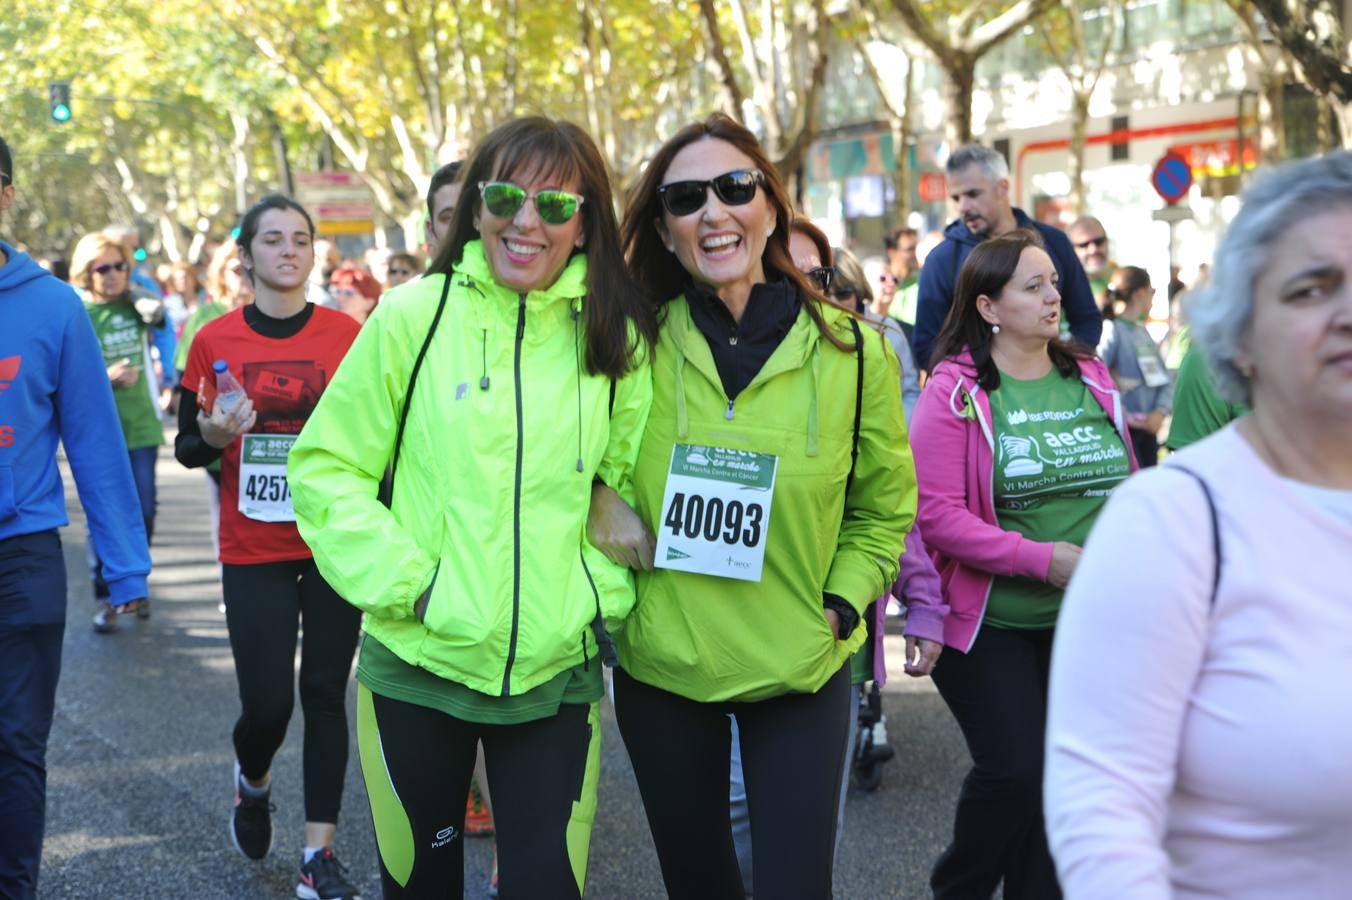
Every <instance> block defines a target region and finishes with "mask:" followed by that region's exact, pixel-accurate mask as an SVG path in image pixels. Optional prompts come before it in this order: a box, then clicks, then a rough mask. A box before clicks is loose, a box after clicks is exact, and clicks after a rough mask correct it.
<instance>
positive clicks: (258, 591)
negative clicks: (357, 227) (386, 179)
mask: <svg viewBox="0 0 1352 900" xmlns="http://www.w3.org/2000/svg"><path fill="white" fill-rule="evenodd" d="M313 244H314V224H313V222H312V221H311V220H310V216H309V214H307V213H306V212H305V210H304V208H302V207H301V206H300V204H298V203H296V202H295V201H294V200H291V199H290V198H288V197H284V196H282V195H280V194H270V195H268V196H267V197H264V198H263V199H262V200H260V201H259V202H258V203H257V204H255V205H254V206H253V207H252V208H251V209H250V210H249V211H248V212H247V213H246V214H245V216H244V219H243V220H242V221H241V222H240V233H239V247H240V256H241V259H242V261H243V263H244V266H245V271H246V273H247V274H248V277H249V279H250V280H251V281H252V282H253V286H254V294H255V298H254V302H253V303H252V304H250V305H248V306H244V307H241V308H239V309H235V310H233V311H231V312H229V313H226V314H225V315H224V316H221V317H220V318H219V319H215V320H213V321H212V322H209V323H208V324H207V325H205V326H203V328H202V330H201V331H199V332H198V333H197V336H196V338H195V339H194V340H193V343H192V349H191V351H190V352H189V354H188V364H187V368H186V369H185V370H184V374H183V402H182V403H181V404H180V405H179V434H178V437H177V439H176V440H175V443H174V454H175V456H177V457H178V460H179V461H180V462H182V463H183V464H184V465H186V466H190V467H198V466H205V465H208V464H210V463H212V462H214V461H215V460H217V459H220V460H221V506H220V534H221V541H220V545H221V557H220V559H221V564H222V581H223V588H224V595H225V618H226V624H227V626H228V628H229V631H230V649H231V650H232V651H233V653H234V658H235V675H236V677H237V678H238V680H239V695H240V703H241V706H242V709H241V712H240V716H239V720H238V721H237V722H236V723H235V729H234V744H235V757H236V760H237V762H236V763H235V799H234V811H233V813H232V816H231V823H230V835H231V838H232V840H233V841H234V844H235V846H236V847H237V848H238V849H239V851H240V852H241V853H243V854H244V855H245V856H247V857H249V858H250V859H262V858H263V857H264V856H266V855H267V853H268V851H269V850H270V849H271V847H272V818H271V796H270V795H271V780H270V773H271V768H272V758H273V756H274V755H275V754H276V752H277V750H278V748H279V747H280V746H281V744H282V740H283V739H284V738H285V736H286V728H287V724H288V723H289V721H290V719H291V711H292V708H293V706H294V703H295V699H294V691H293V689H292V687H291V685H292V684H293V682H294V681H295V671H294V662H293V660H294V659H295V653H296V642H297V630H298V625H299V623H300V622H302V621H303V622H304V626H305V641H304V644H303V646H302V648H301V663H300V697H301V707H302V709H303V711H304V718H305V740H304V773H305V776H304V777H305V857H304V859H303V860H302V861H301V870H300V883H299V885H298V886H297V889H296V892H297V896H299V897H302V898H311V900H319V898H320V897H323V898H351V897H355V896H356V895H357V891H356V889H355V888H353V887H352V885H351V884H349V883H348V882H347V880H346V878H345V877H344V875H343V869H342V867H341V866H340V865H339V863H338V861H337V858H336V857H335V856H334V854H333V849H332V846H333V838H334V832H335V830H336V828H337V821H338V808H339V803H340V800H341V798H342V793H343V777H344V775H345V773H346V770H347V750H348V729H347V714H346V710H345V707H344V698H345V697H346V692H347V679H348V673H349V671H350V669H351V666H352V656H353V653H354V652H355V650H356V646H357V634H358V628H359V625H360V613H359V612H358V610H357V609H356V608H355V607H353V606H350V605H348V604H347V603H346V602H345V601H344V600H343V599H342V598H341V597H339V596H338V595H337V593H335V592H334V590H333V588H331V587H330V586H329V585H328V584H327V583H326V582H325V581H324V579H323V577H322V576H321V575H320V574H319V572H318V571H317V570H316V569H315V564H314V560H313V559H312V557H311V555H310V550H309V548H308V547H306V546H305V542H304V541H302V540H301V538H300V534H299V533H298V532H297V531H296V525H295V513H294V512H293V511H292V509H291V495H290V491H289V489H288V486H287V482H286V459H287V453H288V452H289V450H290V447H291V443H292V442H293V441H294V440H295V438H296V435H298V434H299V433H300V430H301V427H302V426H303V425H304V424H305V421H306V420H307V419H308V418H309V416H310V413H311V411H312V410H313V409H314V406H315V404H316V403H317V402H318V401H319V396H320V394H322V393H323V392H324V388H325V386H326V385H328V384H329V382H331V381H332V380H333V374H334V371H335V370H336V369H337V367H338V363H339V362H340V361H341V360H342V358H343V355H344V354H345V353H346V352H347V349H348V347H349V346H351V344H352V341H353V339H354V338H356V336H357V330H358V327H359V326H358V325H357V323H356V322H354V321H353V320H352V319H351V318H349V317H347V316H345V315H343V314H342V313H340V312H336V311H334V310H330V309H323V308H321V307H316V306H315V305H314V304H312V303H307V302H306V300H305V281H306V278H307V277H308V276H309V274H310V270H311V269H312V268H313V267H314V246H313ZM218 360H223V361H224V362H225V363H226V366H227V367H228V370H229V372H230V374H232V375H233V376H234V378H235V379H236V380H237V381H238V382H239V384H240V385H241V386H242V387H243V388H244V393H245V395H246V396H245V397H244V398H243V399H242V400H240V401H238V403H231V402H228V401H227V402H224V403H223V402H221V399H220V398H218V397H217V396H216V393H217V392H216V389H215V386H216V380H217V375H216V372H215V371H213V364H214V363H215V362H216V361H218ZM199 398H200V402H199Z"/></svg>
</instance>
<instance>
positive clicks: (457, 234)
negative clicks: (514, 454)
mask: <svg viewBox="0 0 1352 900" xmlns="http://www.w3.org/2000/svg"><path fill="white" fill-rule="evenodd" d="M533 168H538V169H539V174H540V175H541V176H543V177H550V178H553V179H556V180H557V181H559V182H560V183H565V184H566V183H575V184H577V185H578V193H580V194H581V195H582V196H583V197H584V198H585V201H584V202H583V204H582V206H581V207H580V208H579V210H578V213H577V214H578V215H580V216H582V235H583V244H582V247H581V249H578V250H574V251H573V252H574V253H584V254H586V257H587V302H586V303H585V304H583V309H582V324H583V331H584V333H585V334H586V345H587V352H586V363H587V371H588V372H590V373H592V374H593V375H608V376H609V377H611V378H619V377H620V376H622V375H624V374H625V373H626V372H628V371H629V370H630V368H632V366H633V363H634V355H635V352H636V351H637V350H638V349H639V347H638V345H639V344H640V343H641V344H643V345H644V346H645V348H646V347H649V346H651V345H652V343H653V342H654V341H655V340H656V339H657V325H656V323H655V320H654V318H653V313H652V310H651V309H649V308H648V306H647V305H646V304H644V303H643V301H642V299H641V298H640V297H639V293H638V288H637V287H636V286H635V285H634V282H633V279H632V278H631V277H630V275H629V270H628V269H627V268H626V267H625V265H624V257H623V256H622V255H621V254H620V232H619V227H618V225H617V224H616V222H615V203H614V199H613V197H612V195H611V190H610V177H609V176H608V175H607V174H606V164H605V162H604V161H603V160H602V159H601V153H600V151H598V150H597V149H596V144H595V143H593V141H592V139H591V138H590V137H589V136H588V135H587V133H586V132H585V131H583V130H582V129H581V128H579V127H577V126H576V125H574V124H573V123H571V122H565V121H562V120H557V119H547V118H545V117H544V116H525V117H522V118H519V119H512V120H511V121H509V122H506V123H504V124H502V125H499V126H498V127H497V128H495V129H493V130H492V131H491V132H489V133H488V135H487V136H485V137H484V139H483V140H482V141H480V142H479V145H478V146H477V147H475V148H474V152H473V153H472V154H471V155H470V157H469V159H468V160H467V161H466V162H465V168H464V171H463V173H462V175H461V178H460V181H461V183H462V184H464V185H465V195H464V197H463V198H462V199H461V201H460V202H459V203H458V204H456V207H455V216H454V217H453V218H452V219H451V227H450V230H449V232H448V233H447V235H446V241H445V243H443V244H442V245H441V251H440V252H439V253H438V254H437V255H436V258H435V259H433V260H432V264H431V265H430V266H429V267H428V272H429V274H430V273H440V274H444V275H446V276H447V277H449V276H450V273H451V269H452V268H454V267H455V265H456V263H458V262H460V259H461V257H463V256H464V253H465V245H466V244H468V243H469V242H470V241H473V240H477V239H478V238H479V229H477V228H476V227H475V226H474V213H475V210H476V209H477V208H478V205H479V197H478V191H479V182H480V181H492V180H494V179H496V178H511V177H513V176H514V175H517V174H520V173H524V172H527V171H529V170H531V169H533ZM630 326H632V329H633V330H632V331H631V330H630Z"/></svg>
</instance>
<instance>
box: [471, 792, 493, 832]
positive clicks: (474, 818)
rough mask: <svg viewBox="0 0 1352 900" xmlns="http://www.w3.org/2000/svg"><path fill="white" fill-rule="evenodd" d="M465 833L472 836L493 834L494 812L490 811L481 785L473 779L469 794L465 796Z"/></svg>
mask: <svg viewBox="0 0 1352 900" xmlns="http://www.w3.org/2000/svg"><path fill="white" fill-rule="evenodd" d="M465 834H467V835H469V836H470V837H489V836H491V835H492V834H493V814H492V813H491V812H489V811H488V806H487V805H486V804H485V803H484V798H483V796H482V795H480V793H479V786H478V785H477V784H475V783H474V781H473V780H472V779H471V780H470V783H469V796H468V797H466V798H465Z"/></svg>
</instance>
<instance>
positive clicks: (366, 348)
mask: <svg viewBox="0 0 1352 900" xmlns="http://www.w3.org/2000/svg"><path fill="white" fill-rule="evenodd" d="M463 179H464V187H465V202H462V203H461V204H460V205H459V206H458V207H457V208H456V211H455V219H454V221H453V222H452V225H451V231H450V234H449V235H448V237H447V240H446V242H445V243H444V244H443V245H442V249H441V251H440V253H439V254H438V256H437V258H436V259H435V260H434V261H433V263H432V265H431V267H430V270H429V272H428V275H427V276H426V277H424V278H422V279H419V280H418V281H416V282H411V283H409V284H406V285H402V286H400V287H398V288H396V289H395V290H393V291H391V292H390V293H389V294H387V295H386V297H385V300H384V301H383V302H382V303H381V304H380V305H379V307H377V309H376V312H375V314H374V315H373V316H372V317H371V318H370V319H369V320H368V321H367V323H366V325H365V327H364V328H363V329H362V331H361V334H360V336H359V337H358V338H357V341H356V343H355V344H353V346H352V349H351V351H350V352H349V354H348V356H347V358H346V359H345V360H344V362H343V365H342V367H341V368H340V369H339V371H338V375H337V377H336V378H335V379H334V381H333V384H332V385H331V386H330V387H329V388H328V390H326V391H325V393H324V396H323V399H322V400H321V401H320V403H319V406H318V408H317V409H316V410H315V412H314V415H313V416H312V417H311V418H310V421H309V423H308V424H307V425H306V427H305V430H304V432H303V433H302V434H301V437H300V439H299V440H298V441H297V442H296V445H295V447H294V448H293V449H292V451H291V457H290V467H289V475H290V482H291V490H292V492H293V494H294V497H295V507H296V516H297V523H298V524H299V525H300V530H301V534H302V535H303V536H304V537H305V539H306V541H307V542H308V543H309V545H310V547H311V548H312V549H313V551H314V554H315V561H316V562H317V563H318V565H319V568H320V571H321V572H322V573H323V574H324V576H325V577H326V578H327V579H329V581H330V583H331V584H332V585H333V586H334V587H335V588H336V589H337V590H338V592H339V594H341V595H342V596H343V597H345V598H346V599H347V600H348V602H350V603H352V604H353V605H354V606H357V607H359V608H360V609H361V610H362V611H363V612H365V614H366V615H365V621H364V625H363V629H364V632H365V633H364V636H363V639H362V645H361V658H360V662H359V664H358V668H357V680H358V683H359V689H358V700H357V716H358V720H357V721H358V725H357V728H358V744H359V748H360V751H361V760H362V771H363V774H364V775H365V778H366V787H367V794H368V796H369V798H370V803H371V814H372V818H373V819H374V821H375V827H376V837H377V843H378V846H379V850H380V860H381V876H382V882H383V885H384V891H385V896H386V897H415V896H416V897H424V896H438V897H444V896H460V894H461V893H462V889H463V888H462V886H463V878H464V873H463V852H464V851H463V846H462V843H461V835H462V832H463V823H464V814H465V794H466V791H467V789H468V785H469V778H470V770H471V768H472V767H473V765H474V756H475V747H476V744H477V743H478V742H479V741H480V740H482V741H483V746H484V753H485V757H486V760H487V768H488V776H489V784H490V788H491V790H492V794H493V800H494V804H493V805H494V814H495V819H496V825H497V840H498V855H499V856H498V860H499V870H500V874H501V882H500V884H501V892H502V894H501V895H502V896H503V897H508V898H510V897H530V898H565V897H566V898H576V897H580V896H581V894H582V889H583V880H584V875H585V870H586V856H587V847H588V841H589V837H590V832H591V820H592V815H593V812H594V809H595V800H596V786H597V776H598V765H599V739H600V726H599V720H598V717H597V705H596V702H597V701H598V700H599V699H600V696H601V692H602V680H601V657H602V656H604V655H606V654H608V653H609V652H610V642H609V637H608V634H607V630H606V622H607V621H611V622H617V621H618V620H620V619H622V618H623V617H624V616H625V615H626V614H627V613H628V612H629V610H630V608H631V607H632V605H633V602H634V595H633V584H632V581H631V579H630V576H629V574H628V573H627V571H626V570H625V569H624V568H623V567H621V566H617V565H615V564H612V563H610V562H609V561H608V560H607V559H606V558H605V557H604V556H602V555H601V554H600V553H599V552H597V551H596V550H594V549H593V548H591V547H590V546H589V545H588V544H587V543H586V540H585V536H584V534H585V524H586V517H587V510H588V506H589V502H590V497H591V493H592V490H593V484H594V482H595V483H602V484H606V485H609V486H610V487H611V488H613V489H615V490H616V491H618V492H619V493H620V494H621V495H631V493H632V485H631V478H632V471H633V466H634V461H635V458H636V456H637V452H638V441H639V439H640V437H641V435H642V429H643V424H644V421H645V419H646V417H647V414H648V405H649V402H650V399H651V382H650V376H649V371H648V368H647V362H646V358H647V355H648V352H647V350H648V345H649V344H650V342H651V338H652V336H653V331H654V329H653V325H652V317H651V313H650V312H648V311H646V310H645V309H644V308H643V306H642V304H641V303H640V302H639V300H638V299H637V298H638V297H639V294H638V292H637V290H636V288H635V286H634V283H633V281H632V279H631V278H630V277H629V276H628V274H627V272H626V270H625V267H624V263H623V258H622V256H621V253H620V245H619V233H618V227H617V224H616V221H615V216H614V212H613V209H614V207H613V205H612V198H611V190H610V185H609V182H608V180H607V175H606V168H605V164H604V163H603V161H602V159H601V156H600V154H599V153H598V152H597V150H596V147H595V145H594V144H593V143H592V141H591V139H590V138H589V137H588V136H587V135H586V133H585V132H583V131H582V130H581V129H579V128H577V127H576V126H574V125H571V124H569V123H566V122H557V121H552V120H549V119H545V118H541V117H532V118H523V119H516V120H513V121H511V122H509V123H507V124H505V125H503V126H501V127H499V128H497V129H496V130H494V131H493V132H492V133H491V134H489V135H488V136H487V137H486V138H484V140H483V142H482V143H481V144H480V145H479V147H478V148H477V149H476V150H475V152H474V154H473V156H472V157H471V159H470V160H469V162H468V163H467V165H466V167H465V174H464V176H463ZM387 468H388V469H389V471H390V476H389V478H390V479H392V486H387V487H386V488H384V489H381V491H380V499H378V497H377V492H378V488H380V487H381V481H382V477H383V476H385V475H386V470H387ZM382 500H383V501H385V502H382Z"/></svg>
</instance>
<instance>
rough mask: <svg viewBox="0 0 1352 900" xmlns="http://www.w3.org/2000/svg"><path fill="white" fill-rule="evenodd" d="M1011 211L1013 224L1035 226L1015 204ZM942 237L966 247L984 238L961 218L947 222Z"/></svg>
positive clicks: (1027, 226)
mask: <svg viewBox="0 0 1352 900" xmlns="http://www.w3.org/2000/svg"><path fill="white" fill-rule="evenodd" d="M1013 212H1014V224H1015V226H1017V227H1019V228H1036V227H1037V223H1036V222H1034V221H1033V220H1032V219H1030V218H1028V213H1026V212H1024V211H1023V210H1021V209H1019V208H1018V207H1017V206H1015V207H1013ZM944 237H946V238H949V239H950V240H953V241H957V242H958V243H959V244H965V245H967V246H968V247H975V246H976V245H977V244H980V243H981V242H982V241H984V240H985V239H986V238H985V236H984V235H979V234H972V230H971V229H970V228H968V227H967V226H966V225H964V224H962V219H954V220H953V221H952V222H949V223H948V227H947V228H945V229H944Z"/></svg>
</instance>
